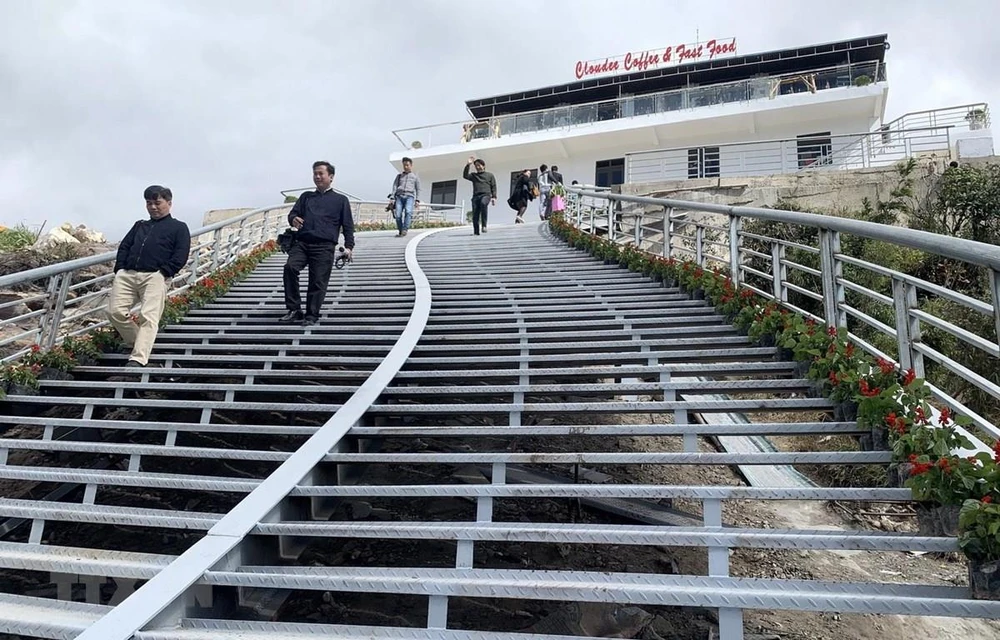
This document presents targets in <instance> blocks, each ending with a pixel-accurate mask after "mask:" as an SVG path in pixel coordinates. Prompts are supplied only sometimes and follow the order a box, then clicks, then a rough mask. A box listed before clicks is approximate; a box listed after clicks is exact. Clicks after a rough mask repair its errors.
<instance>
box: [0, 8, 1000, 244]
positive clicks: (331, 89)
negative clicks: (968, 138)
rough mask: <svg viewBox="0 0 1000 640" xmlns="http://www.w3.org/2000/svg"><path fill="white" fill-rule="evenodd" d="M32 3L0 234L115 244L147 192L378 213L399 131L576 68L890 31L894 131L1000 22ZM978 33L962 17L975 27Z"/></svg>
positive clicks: (9, 84)
mask: <svg viewBox="0 0 1000 640" xmlns="http://www.w3.org/2000/svg"><path fill="white" fill-rule="evenodd" d="M719 4H720V3H704V4H698V3H694V2H670V3H664V2H655V1H653V0H649V1H641V0H632V1H624V0H622V1H620V2H619V3H618V4H616V5H613V4H612V3H608V2H606V1H597V0H577V1H575V2H574V1H568V0H567V1H564V0H549V1H547V2H535V1H531V2H525V1H505V2H503V3H488V2H479V3H458V2H452V1H450V0H437V1H424V2H421V1H419V0H411V1H410V2H406V3H402V2H396V1H389V0H369V1H365V2H343V1H341V2H329V1H326V0H289V1H288V2H283V3H277V2H271V1H264V0H245V1H243V2H241V3H239V4H234V3H232V2H228V1H223V0H207V1H197V0H143V2H141V3H140V2H135V3H122V2H118V1H116V0H77V1H75V2H71V1H68V0H32V1H31V2H14V3H6V5H5V7H4V12H5V16H4V23H3V24H2V25H0V95H2V96H3V100H2V101H0V223H3V224H13V223H18V222H26V223H29V224H38V223H40V222H41V221H42V220H46V219H47V220H48V223H49V225H50V226H51V225H55V224H59V223H61V222H62V221H64V220H70V221H73V222H75V223H81V222H82V223H86V224H88V225H90V226H93V227H96V228H98V229H101V230H103V231H105V232H106V233H108V234H109V235H110V236H112V237H114V236H118V235H120V234H122V233H124V231H125V230H127V228H128V226H129V225H130V224H131V221H132V220H134V219H136V218H138V217H142V216H143V215H144V211H143V208H142V201H141V193H142V189H143V188H144V187H145V186H146V185H148V184H151V183H161V184H166V185H168V186H170V187H171V188H172V189H173V190H174V192H175V197H176V199H177V200H176V205H175V212H176V213H177V215H178V217H180V218H181V219H184V220H185V221H187V222H188V223H189V224H192V225H194V226H198V225H199V224H200V222H201V217H202V215H203V213H204V211H206V210H208V209H211V208H222V207H231V206H263V205H267V204H273V203H275V202H277V201H278V199H279V194H278V192H279V190H281V189H285V188H292V187H302V186H307V185H309V184H310V172H309V167H310V164H311V163H312V161H313V160H317V159H328V160H330V161H331V162H333V163H334V164H335V165H337V181H336V185H337V186H338V187H339V188H341V189H344V190H345V191H348V192H351V193H354V194H357V195H359V196H362V197H366V198H372V199H380V198H382V197H383V196H384V195H385V193H386V192H387V189H388V184H389V183H390V181H391V179H392V175H393V170H392V169H391V167H390V165H389V164H388V162H387V157H388V154H389V153H390V152H391V151H394V150H396V149H397V148H398V146H399V145H398V142H397V141H396V140H395V139H394V138H393V137H392V134H391V130H392V129H398V128H404V127H413V126H421V125H427V124H433V123H437V122H447V121H451V120H455V119H460V118H462V117H463V116H464V113H465V112H464V104H463V102H464V100H465V99H468V98H473V97H482V96H487V95H492V94H497V93H502V92H506V91H516V90H519V89H528V88H532V87H538V86H546V85H551V84H557V83H561V82H567V81H570V80H571V79H572V69H573V65H574V63H575V62H576V60H578V59H592V58H598V57H604V56H607V55H615V54H619V53H623V52H625V51H628V50H640V49H645V48H656V47H659V46H662V45H664V44H669V43H674V42H678V41H692V40H693V39H694V36H695V30H696V29H697V30H698V32H699V33H700V35H701V36H703V37H712V36H719V37H728V36H736V37H738V38H739V48H740V51H743V52H750V51H762V50H768V49H773V48H780V47H788V46H797V45H808V44H811V43H815V42H826V41H830V40H836V39H841V38H848V37H856V36H862V35H868V34H874V33H882V32H887V33H889V37H890V42H891V43H892V45H893V47H892V50H891V51H890V52H889V53H888V54H887V59H888V64H889V78H890V103H889V111H888V113H887V115H888V116H889V117H893V116H896V115H899V114H902V113H904V112H907V111H915V110H920V109H929V108H936V107H942V106H948V105H952V104H960V103H967V102H977V101H982V100H987V101H988V100H991V99H992V98H993V97H994V94H995V93H996V91H997V89H996V85H995V83H994V82H993V81H992V78H993V76H994V73H993V70H992V69H991V66H992V64H993V62H992V61H993V60H996V59H997V54H998V53H1000V51H998V47H1000V45H998V44H997V43H996V41H995V39H994V38H993V37H992V33H991V32H990V27H989V25H991V24H994V23H995V22H996V18H997V17H998V14H1000V10H998V9H997V8H994V7H993V6H992V5H990V4H989V3H982V2H978V3H973V2H967V1H965V0H960V1H953V2H950V3H947V4H946V5H942V4H940V3H938V2H933V1H931V0H923V1H915V2H910V3H907V5H906V7H907V8H906V10H905V11H900V10H899V7H898V6H890V5H893V4H895V3H882V4H881V5H877V4H876V5H873V4H871V3H870V2H861V1H859V0H846V1H842V2H838V3H836V4H830V5H818V6H809V7H808V9H806V7H805V5H803V4H802V3H801V2H791V1H789V2H785V1H772V2H758V3H755V4H746V3H742V2H735V1H733V2H729V3H727V4H728V7H727V8H725V9H722V8H720V6H719ZM970 16H974V19H972V20H970V19H969V18H970Z"/></svg>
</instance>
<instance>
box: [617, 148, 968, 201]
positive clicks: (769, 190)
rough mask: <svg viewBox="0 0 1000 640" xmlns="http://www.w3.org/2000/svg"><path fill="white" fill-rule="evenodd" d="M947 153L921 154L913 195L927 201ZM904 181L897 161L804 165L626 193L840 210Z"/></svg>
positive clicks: (634, 187) (651, 185) (629, 187)
mask: <svg viewBox="0 0 1000 640" xmlns="http://www.w3.org/2000/svg"><path fill="white" fill-rule="evenodd" d="M947 162H948V161H947V159H944V158H942V159H923V160H918V164H917V168H916V170H915V172H914V174H913V178H914V196H915V199H916V201H917V202H918V203H920V202H924V201H925V200H926V199H927V197H928V194H929V193H930V191H931V190H932V189H933V187H934V185H935V184H936V182H937V179H938V178H939V177H940V174H941V173H942V172H943V171H944V168H945V167H946V166H947ZM898 182H899V173H898V172H897V170H896V168H895V167H893V166H889V167H878V168H872V169H851V170H846V171H801V172H798V173H793V174H784V175H774V176H754V177H740V178H737V177H733V178H704V179H700V180H664V181H658V182H645V183H636V184H625V185H622V187H621V192H622V193H623V194H626V195H637V196H650V197H663V198H676V199H679V200H692V201H696V202H711V203H717V204H725V205H734V206H749V207H773V206H774V205H776V204H777V203H778V202H779V201H785V202H788V203H791V204H792V205H793V206H794V207H795V208H796V209H797V210H799V211H815V212H818V213H841V212H844V211H857V210H860V209H861V208H862V206H863V201H864V199H865V198H868V200H870V201H871V202H873V203H874V202H875V201H876V200H886V199H888V198H889V197H890V196H889V192H890V191H892V189H893V188H894V187H895V186H896V185H897V183H898Z"/></svg>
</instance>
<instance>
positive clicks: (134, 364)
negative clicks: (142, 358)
mask: <svg viewBox="0 0 1000 640" xmlns="http://www.w3.org/2000/svg"><path fill="white" fill-rule="evenodd" d="M142 366H144V365H142V364H140V363H139V362H138V361H136V360H129V361H128V362H126V363H125V367H126V368H131V367H142Z"/></svg>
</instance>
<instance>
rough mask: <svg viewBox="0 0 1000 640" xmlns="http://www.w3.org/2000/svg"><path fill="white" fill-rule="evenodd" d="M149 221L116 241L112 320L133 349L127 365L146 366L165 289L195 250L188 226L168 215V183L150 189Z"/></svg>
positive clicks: (170, 197) (147, 192) (147, 197)
mask: <svg viewBox="0 0 1000 640" xmlns="http://www.w3.org/2000/svg"><path fill="white" fill-rule="evenodd" d="M142 197H143V198H145V200H146V212H147V213H148V214H149V220H140V221H138V222H136V223H135V224H134V225H132V228H131V229H130V230H129V232H128V233H127V234H125V237H124V238H122V241H121V243H119V245H118V255H117V257H116V259H115V279H114V283H113V284H112V285H111V296H110V297H109V298H108V309H107V312H108V319H109V320H110V321H111V324H112V325H113V326H114V328H115V329H116V330H117V331H118V333H119V334H120V335H121V337H122V339H123V340H124V341H125V344H127V345H128V346H130V347H132V354H131V355H130V356H129V360H128V363H127V364H126V365H125V366H127V367H145V366H146V365H147V364H148V363H149V355H150V353H151V352H152V350H153V343H154V342H155V341H156V334H157V332H158V331H159V329H160V316H161V315H162V314H163V306H164V304H165V303H166V300H167V289H168V288H169V287H170V284H171V283H172V282H173V279H174V276H176V275H177V273H178V272H179V271H180V270H181V269H183V268H184V265H185V264H187V261H188V255H189V254H190V253H191V232H190V231H188V226H187V225H186V224H184V223H183V222H181V221H180V220H176V219H174V218H173V217H171V215H170V208H171V207H172V206H173V199H174V196H173V193H171V191H170V189H167V188H166V187H161V186H159V185H153V186H151V187H147V188H146V190H145V191H144V192H143V194H142ZM136 303H139V314H138V322H134V321H133V320H132V307H133V306H134V305H135V304H136Z"/></svg>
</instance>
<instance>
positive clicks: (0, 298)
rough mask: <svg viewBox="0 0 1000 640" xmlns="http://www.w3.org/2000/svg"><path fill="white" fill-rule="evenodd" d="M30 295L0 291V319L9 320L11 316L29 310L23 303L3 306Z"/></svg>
mask: <svg viewBox="0 0 1000 640" xmlns="http://www.w3.org/2000/svg"><path fill="white" fill-rule="evenodd" d="M28 297H30V296H29V294H26V293H16V292H14V291H0V320H10V319H11V318H14V317H17V316H20V315H23V314H25V313H28V312H30V311H31V310H30V309H29V308H28V306H27V305H26V304H24V303H19V304H13V305H11V306H9V307H8V306H4V305H6V304H7V303H9V302H17V301H20V300H24V299H25V298H28Z"/></svg>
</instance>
